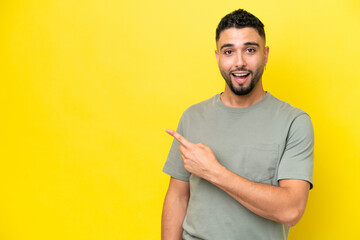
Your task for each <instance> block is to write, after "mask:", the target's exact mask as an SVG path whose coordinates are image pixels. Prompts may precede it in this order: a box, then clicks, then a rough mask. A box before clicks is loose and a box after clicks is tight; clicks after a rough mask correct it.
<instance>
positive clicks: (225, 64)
mask: <svg viewBox="0 0 360 240" xmlns="http://www.w3.org/2000/svg"><path fill="white" fill-rule="evenodd" d="M219 67H220V68H221V69H224V70H229V69H231V67H232V61H231V60H230V59H220V61H219Z"/></svg>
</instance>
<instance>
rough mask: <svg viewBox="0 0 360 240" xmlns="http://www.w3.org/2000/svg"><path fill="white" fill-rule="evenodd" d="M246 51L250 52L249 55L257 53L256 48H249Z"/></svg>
mask: <svg viewBox="0 0 360 240" xmlns="http://www.w3.org/2000/svg"><path fill="white" fill-rule="evenodd" d="M246 51H247V52H249V53H254V52H256V49H255V48H248V49H246Z"/></svg>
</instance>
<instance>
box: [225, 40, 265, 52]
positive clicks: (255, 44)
mask: <svg viewBox="0 0 360 240" xmlns="http://www.w3.org/2000/svg"><path fill="white" fill-rule="evenodd" d="M244 45H245V46H252V45H254V46H257V47H260V45H259V44H258V43H257V42H246V43H244ZM233 46H234V44H232V43H225V44H224V45H222V46H221V48H220V50H221V49H223V48H226V47H233Z"/></svg>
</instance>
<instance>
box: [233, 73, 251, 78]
mask: <svg viewBox="0 0 360 240" xmlns="http://www.w3.org/2000/svg"><path fill="white" fill-rule="evenodd" d="M234 75H235V76H236V77H244V76H246V75H248V73H242V74H238V73H234Z"/></svg>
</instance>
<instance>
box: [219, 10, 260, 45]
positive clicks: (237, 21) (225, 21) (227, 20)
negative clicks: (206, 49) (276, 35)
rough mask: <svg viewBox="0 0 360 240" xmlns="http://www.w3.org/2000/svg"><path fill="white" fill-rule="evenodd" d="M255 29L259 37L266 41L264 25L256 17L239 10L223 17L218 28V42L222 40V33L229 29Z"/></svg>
mask: <svg viewBox="0 0 360 240" xmlns="http://www.w3.org/2000/svg"><path fill="white" fill-rule="evenodd" d="M245 27H252V28H255V29H256V31H257V32H258V33H259V35H260V36H261V37H262V38H263V39H264V40H265V31H264V24H263V23H262V22H261V21H260V20H259V19H258V18H257V17H255V16H254V15H252V14H251V13H249V12H247V11H245V10H244V9H238V10H235V11H233V12H232V13H229V14H228V15H226V16H225V17H223V18H222V19H221V21H220V23H219V25H218V27H217V28H216V41H218V40H219V38H220V33H221V32H222V31H224V30H226V29H228V28H245Z"/></svg>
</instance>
